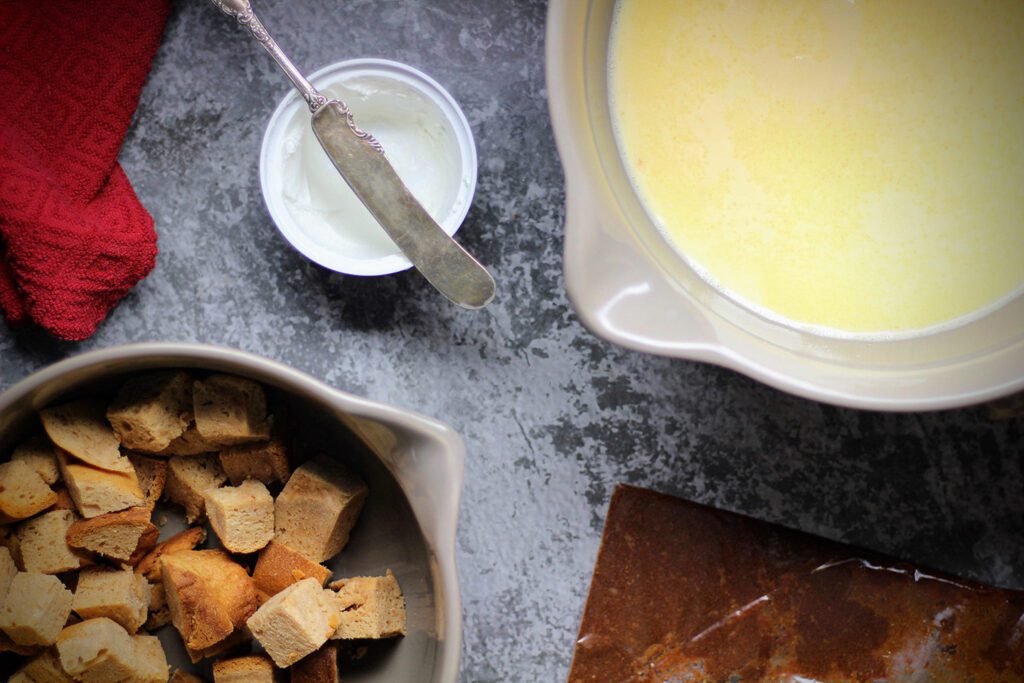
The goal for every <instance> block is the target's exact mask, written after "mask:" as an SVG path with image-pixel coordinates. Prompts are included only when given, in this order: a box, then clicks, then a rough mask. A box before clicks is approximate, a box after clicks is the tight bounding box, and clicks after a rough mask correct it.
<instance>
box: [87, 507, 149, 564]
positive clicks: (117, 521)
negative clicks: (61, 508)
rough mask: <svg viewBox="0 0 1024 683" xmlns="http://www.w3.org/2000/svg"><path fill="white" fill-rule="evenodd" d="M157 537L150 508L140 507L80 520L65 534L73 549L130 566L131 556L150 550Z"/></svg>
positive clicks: (139, 557)
mask: <svg viewBox="0 0 1024 683" xmlns="http://www.w3.org/2000/svg"><path fill="white" fill-rule="evenodd" d="M159 537H160V530H159V529H157V528H156V525H154V524H153V523H152V522H151V521H150V511H149V509H147V508H141V507H140V508H128V509H127V510H122V511H121V512H110V513H107V514H105V515H100V516H99V517H93V518H92V519H80V520H78V521H76V522H75V523H74V524H72V525H71V526H70V527H68V532H67V542H68V545H69V546H71V547H72V548H74V549H76V550H87V551H90V552H94V553H97V554H99V555H102V556H103V557H109V558H110V559H112V560H118V561H120V562H126V563H129V564H130V560H131V558H132V557H133V556H134V557H136V558H137V559H141V558H142V555H143V554H145V553H147V552H149V551H150V550H152V549H153V546H154V545H156V541H157V539H158V538H159ZM140 546H141V551H140Z"/></svg>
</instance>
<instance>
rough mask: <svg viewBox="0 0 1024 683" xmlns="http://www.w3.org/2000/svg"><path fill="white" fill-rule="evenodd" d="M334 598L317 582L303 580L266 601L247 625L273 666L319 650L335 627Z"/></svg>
mask: <svg viewBox="0 0 1024 683" xmlns="http://www.w3.org/2000/svg"><path fill="white" fill-rule="evenodd" d="M336 600H337V597H336V596H334V595H333V594H332V592H331V591H326V590H324V589H323V588H322V587H321V586H320V582H318V581H317V580H316V579H312V578H310V579H303V580H302V581H299V582H298V583H295V584H292V585H291V586H288V587H287V588H285V589H284V590H283V591H281V592H280V593H278V594H277V595H275V596H274V597H272V598H270V599H269V600H267V601H266V602H265V603H263V605H262V606H261V607H260V608H259V609H258V610H256V613H255V614H253V615H252V616H251V617H249V621H248V622H247V624H248V626H249V630H250V631H251V632H252V635H253V637H254V638H255V639H256V640H257V641H259V643H260V645H262V646H263V649H264V650H266V651H267V654H268V655H270V657H271V659H273V660H274V663H275V664H277V665H278V666H279V667H281V668H285V667H288V666H291V665H292V664H294V663H295V662H297V661H299V660H300V659H302V658H303V657H305V656H306V655H308V654H309V653H311V652H315V651H316V650H318V649H320V646H321V645H323V644H324V643H325V642H327V639H328V638H329V637H330V636H331V634H333V633H334V631H335V629H336V628H337V627H338V622H339V618H338V614H340V609H339V605H338V603H337V602H336Z"/></svg>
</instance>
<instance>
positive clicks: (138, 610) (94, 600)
mask: <svg viewBox="0 0 1024 683" xmlns="http://www.w3.org/2000/svg"><path fill="white" fill-rule="evenodd" d="M149 593H150V589H149V582H148V581H146V577H144V576H142V575H141V574H136V573H135V572H133V571H132V570H131V569H108V568H106V567H90V568H88V569H83V570H82V571H81V572H80V573H79V574H78V586H77V587H76V588H75V599H74V602H72V604H71V608H72V609H73V610H74V611H75V613H76V614H77V615H78V616H80V617H82V619H95V618H96V617H107V618H108V619H113V620H114V621H116V622H117V623H118V624H120V625H121V627H122V628H124V630H126V631H128V633H135V632H136V631H138V630H139V627H140V626H142V625H143V624H144V623H145V622H146V617H147V615H148V610H149Z"/></svg>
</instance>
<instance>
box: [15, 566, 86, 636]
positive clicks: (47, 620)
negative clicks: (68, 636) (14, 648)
mask: <svg viewBox="0 0 1024 683" xmlns="http://www.w3.org/2000/svg"><path fill="white" fill-rule="evenodd" d="M71 599H72V596H71V591H69V590H68V589H67V588H65V587H64V584H62V583H61V582H60V579H58V578H57V577H56V576H49V575H47V574H37V573H35V572H18V573H17V574H15V575H14V578H13V579H11V584H10V586H8V592H7V599H6V600H4V603H3V605H2V606H0V629H2V630H3V632H4V633H5V634H7V637H8V638H10V639H11V640H12V641H14V642H15V643H17V644H19V645H53V644H54V643H55V642H56V641H57V635H58V634H59V633H60V630H61V629H62V628H64V624H65V622H67V620H68V615H69V614H71Z"/></svg>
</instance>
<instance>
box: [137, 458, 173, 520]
mask: <svg viewBox="0 0 1024 683" xmlns="http://www.w3.org/2000/svg"><path fill="white" fill-rule="evenodd" d="M128 460H129V461H130V462H131V463H132V467H134V468H135V475H136V476H137V477H138V478H139V488H140V489H142V495H144V496H145V497H146V507H148V508H149V509H151V510H152V509H153V508H154V507H156V503H157V501H158V500H160V496H162V495H163V493H164V486H165V485H166V484H167V461H166V460H161V459H159V458H147V457H145V456H143V455H139V454H138V453H129V454H128Z"/></svg>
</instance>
